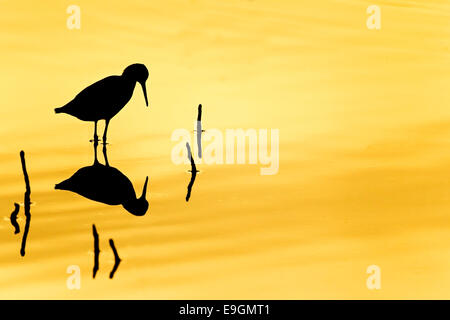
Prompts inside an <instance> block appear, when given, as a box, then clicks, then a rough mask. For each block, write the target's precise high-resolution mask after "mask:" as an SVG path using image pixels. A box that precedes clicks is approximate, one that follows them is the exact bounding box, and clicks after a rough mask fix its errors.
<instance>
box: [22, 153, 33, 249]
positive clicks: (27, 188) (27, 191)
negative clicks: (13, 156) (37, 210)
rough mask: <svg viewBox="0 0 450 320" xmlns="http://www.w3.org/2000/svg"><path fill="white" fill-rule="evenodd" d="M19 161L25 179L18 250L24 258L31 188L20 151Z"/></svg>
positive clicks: (29, 218) (29, 217)
mask: <svg viewBox="0 0 450 320" xmlns="http://www.w3.org/2000/svg"><path fill="white" fill-rule="evenodd" d="M20 160H21V162H22V171H23V176H24V178H25V195H24V207H25V217H26V222H25V230H24V232H23V237H22V246H21V248H20V255H21V256H22V257H23V256H25V245H26V243H27V236H28V231H29V230H30V222H31V212H30V204H31V200H30V197H31V188H30V180H29V178H28V173H27V167H26V165H25V152H23V150H22V151H20Z"/></svg>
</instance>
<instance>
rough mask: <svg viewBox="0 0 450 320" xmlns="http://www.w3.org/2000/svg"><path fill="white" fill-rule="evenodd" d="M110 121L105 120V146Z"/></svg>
mask: <svg viewBox="0 0 450 320" xmlns="http://www.w3.org/2000/svg"><path fill="white" fill-rule="evenodd" d="M108 125H109V119H107V120H105V131H104V132H103V144H106V133H107V132H108Z"/></svg>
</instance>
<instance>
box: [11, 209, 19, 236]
mask: <svg viewBox="0 0 450 320" xmlns="http://www.w3.org/2000/svg"><path fill="white" fill-rule="evenodd" d="M19 209H20V206H19V204H18V203H14V211H13V212H12V213H11V216H10V217H9V219H10V220H11V224H12V226H13V227H14V234H18V233H20V226H19V224H18V223H17V214H18V213H19Z"/></svg>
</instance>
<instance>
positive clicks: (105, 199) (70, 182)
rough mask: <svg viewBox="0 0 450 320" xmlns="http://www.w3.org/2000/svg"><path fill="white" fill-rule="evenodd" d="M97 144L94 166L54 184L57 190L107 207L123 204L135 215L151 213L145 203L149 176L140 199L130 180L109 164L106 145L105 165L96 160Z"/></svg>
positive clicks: (95, 143) (104, 149)
mask: <svg viewBox="0 0 450 320" xmlns="http://www.w3.org/2000/svg"><path fill="white" fill-rule="evenodd" d="M97 146H98V143H97V142H94V164H93V165H91V166H88V167H83V168H81V169H79V170H78V171H77V172H75V173H74V174H73V175H72V176H71V177H70V178H69V179H67V180H64V181H62V182H60V183H58V184H56V185H55V189H58V190H67V191H72V192H75V193H77V194H79V195H81V196H83V197H85V198H88V199H90V200H94V201H97V202H102V203H105V204H108V205H122V206H123V207H124V208H125V209H126V210H127V211H128V212H130V213H131V214H133V215H135V216H143V215H145V213H146V212H147V210H148V201H147V200H146V193H147V183H148V177H147V178H146V179H145V183H144V188H143V190H142V195H141V196H140V197H139V198H137V197H136V193H135V191H134V188H133V184H132V183H131V181H130V180H129V179H128V178H127V176H125V175H124V174H123V173H122V172H120V171H119V170H118V169H116V168H114V167H111V166H110V165H109V162H108V156H107V150H106V145H103V156H104V158H105V165H103V164H101V163H100V162H99V161H98V159H97Z"/></svg>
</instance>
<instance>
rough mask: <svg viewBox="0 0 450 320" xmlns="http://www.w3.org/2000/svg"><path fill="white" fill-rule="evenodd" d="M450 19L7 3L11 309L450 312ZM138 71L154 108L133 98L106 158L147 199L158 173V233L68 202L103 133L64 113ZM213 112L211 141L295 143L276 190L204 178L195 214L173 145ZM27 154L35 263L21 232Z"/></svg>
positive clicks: (342, 7)
mask: <svg viewBox="0 0 450 320" xmlns="http://www.w3.org/2000/svg"><path fill="white" fill-rule="evenodd" d="M71 4H76V5H78V6H79V7H80V9H81V29H79V30H76V29H75V30H69V29H68V28H67V27H66V20H67V18H68V17H69V14H68V13H66V9H67V7H68V6H69V5H71ZM372 4H376V5H378V6H379V7H380V8H381V29H380V30H369V29H368V28H367V27H366V20H367V18H368V16H369V15H368V14H367V13H366V9H367V7H368V6H370V5H372ZM449 22H450V2H449V1H444V0H423V1H413V0H410V1H406V0H398V1H382V0H376V1H375V0H374V1H357V0H342V1H337V0H335V1H332V0H319V1H306V0H305V1H303V0H292V1H291V0H282V1H275V0H227V1H224V0H222V1H213V0H189V1H188V0H170V1H147V0H140V1H139V0H129V1H91V0H89V1H88V0H77V1H76V2H72V1H31V0H26V1H15V0H3V1H1V2H0V44H1V48H0V56H1V60H0V61H1V62H0V64H1V72H0V93H1V108H0V121H1V122H0V124H1V125H0V177H1V179H0V208H1V212H2V219H1V221H0V298H3V299H16V298H25V299H28V298H61V299H83V298H89V299H90V298H100V299H104V298H105V299H106V298H113V299H115V298H125V299H128V298H133V299H141V298H145V299H174V298H175V299H311V298H325V299H329V298H333V299H345V298H361V299H372V298H374V299H379V298H447V299H448V298H450V90H449V83H450V81H449V80H450V54H449V45H450V41H449V39H450V23H449ZM135 62H140V63H144V64H145V65H146V66H147V67H148V68H149V70H150V79H149V82H148V84H147V85H148V93H149V102H150V107H149V108H146V107H145V104H144V98H143V95H142V92H141V91H140V88H139V87H137V88H136V90H135V93H134V96H133V98H132V99H131V101H130V102H129V103H128V105H127V106H126V107H125V108H124V109H123V110H122V111H121V112H120V113H119V114H118V115H117V116H116V117H115V118H114V119H113V120H112V121H111V124H110V129H109V134H108V138H109V142H110V145H108V157H109V162H110V164H111V165H112V166H114V167H116V168H118V169H119V170H121V171H122V172H123V173H124V174H126V175H127V176H128V178H129V179H130V180H131V181H132V182H133V185H134V186H135V189H136V190H137V192H138V193H140V192H141V191H140V190H141V189H142V186H143V183H144V180H145V177H146V176H149V201H150V208H149V211H148V212H147V214H146V215H145V216H143V217H136V216H133V215H131V214H129V213H128V212H127V211H125V210H124V209H123V208H122V207H121V206H107V205H105V204H102V203H98V202H94V201H91V200H88V199H85V198H83V197H81V196H79V195H77V194H74V193H71V192H67V191H60V190H54V185H55V184H56V183H58V182H61V181H62V180H64V179H67V178H68V177H70V176H71V175H72V174H73V173H74V172H75V171H76V170H78V169H79V168H81V167H83V166H88V165H90V164H92V161H93V152H92V145H91V144H90V143H89V139H90V138H91V137H92V132H93V124H92V123H87V122H82V121H79V120H78V119H76V118H74V117H71V116H68V115H64V114H58V115H55V114H54V111H53V109H54V108H55V107H59V106H62V105H64V104H65V103H67V102H68V101H70V100H71V99H72V98H73V97H74V96H75V94H76V93H78V92H79V91H80V90H82V89H83V88H84V87H86V86H88V85H89V84H91V83H93V82H95V81H97V80H99V79H101V78H103V77H106V76H108V75H113V74H121V72H122V70H123V69H124V68H125V67H126V66H127V65H129V64H131V63H135ZM199 103H202V104H203V106H204V110H203V126H204V128H205V129H206V130H207V129H208V128H215V129H219V130H221V131H223V132H225V130H226V129H233V128H244V129H249V128H253V129H255V130H259V129H279V130H280V145H279V157H280V168H279V172H278V174H275V175H260V168H261V166H263V165H261V164H257V165H254V164H235V165H231V164H228V165H226V164H224V165H220V164H215V165H205V164H199V165H198V167H199V169H200V171H201V173H200V174H199V175H198V176H197V180H196V183H195V185H194V189H193V192H192V197H191V199H190V201H189V202H186V201H185V199H184V197H185V194H186V185H187V182H188V180H189V174H188V173H187V170H188V169H189V166H188V165H185V164H181V165H175V164H174V163H173V162H172V160H171V150H172V148H173V147H174V145H175V142H173V141H171V135H172V132H173V131H174V130H175V129H178V128H186V129H188V130H189V131H190V132H192V131H193V124H194V120H195V118H196V113H197V109H196V108H197V105H198V104H199ZM102 129H103V123H102V124H101V126H100V132H102ZM20 150H24V151H25V154H26V161H27V167H28V172H29V175H30V181H31V191H32V194H31V199H32V201H33V206H32V207H31V214H32V220H31V228H30V233H29V236H28V242H27V253H26V255H25V257H21V256H20V254H19V248H20V240H21V235H22V234H19V235H14V233H13V228H12V226H11V224H10V221H9V215H10V213H11V211H12V210H13V203H14V202H23V193H24V190H25V189H24V181H23V175H22V169H21V165H20V158H19V151H20ZM19 217H20V219H19V223H20V225H21V228H22V229H23V223H24V215H23V208H21V212H20V215H19ZM93 223H95V225H96V226H97V229H98V231H99V234H100V250H101V254H100V270H99V272H98V274H97V277H96V279H92V266H93V252H92V251H93V249H92V243H93V240H92V231H91V226H92V224H93ZM109 238H113V239H114V241H115V243H116V246H117V250H118V252H119V255H120V256H121V258H122V260H123V261H122V263H121V265H120V266H119V269H118V271H117V272H116V275H115V277H114V279H113V280H110V279H109V278H108V275H109V271H110V270H111V268H112V266H113V264H114V258H113V254H112V251H111V249H110V248H109V244H108V240H109ZM373 264H374V265H377V266H379V267H380V270H381V289H379V290H369V289H368V288H367V287H366V279H367V277H368V274H366V269H367V267H368V266H369V265H373ZM70 265H78V266H79V267H80V270H81V288H80V290H69V289H68V288H67V286H66V280H67V278H68V277H69V276H70V275H69V274H67V273H66V270H67V267H68V266H70Z"/></svg>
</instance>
